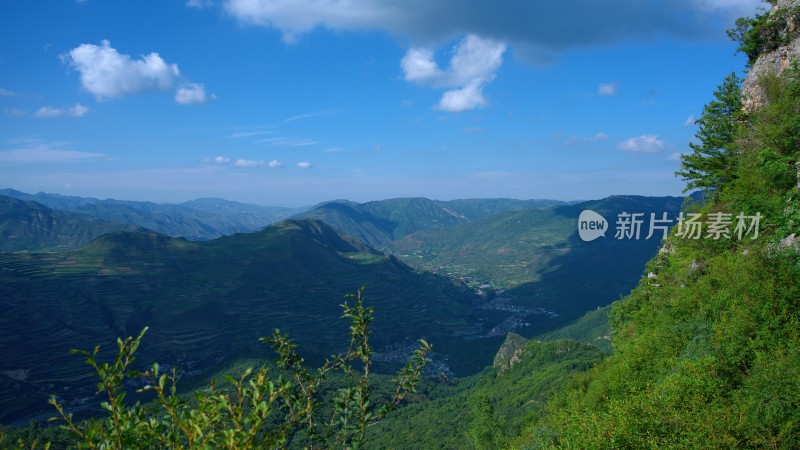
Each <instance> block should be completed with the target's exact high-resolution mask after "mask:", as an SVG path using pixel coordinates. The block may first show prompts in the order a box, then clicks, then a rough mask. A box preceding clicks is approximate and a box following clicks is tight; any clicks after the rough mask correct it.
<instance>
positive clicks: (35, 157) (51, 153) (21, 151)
mask: <svg viewBox="0 0 800 450" xmlns="http://www.w3.org/2000/svg"><path fill="white" fill-rule="evenodd" d="M58 147H59V146H58V145H50V144H46V143H31V144H29V145H26V146H24V147H23V148H17V149H13V150H5V151H0V162H3V163H63V162H71V161H86V160H92V159H104V158H106V155H104V154H103V153H93V152H79V151H75V150H61V149H59V148H58Z"/></svg>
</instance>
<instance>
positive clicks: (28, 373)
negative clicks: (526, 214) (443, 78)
mask: <svg viewBox="0 0 800 450" xmlns="http://www.w3.org/2000/svg"><path fill="white" fill-rule="evenodd" d="M362 285H367V286H368V292H369V296H370V302H371V304H372V305H374V306H375V307H376V309H377V310H378V311H379V313H378V314H376V317H375V330H376V332H375V335H374V336H373V343H374V345H375V346H376V349H378V351H381V349H382V348H383V347H386V346H389V345H394V346H403V345H407V343H409V342H413V341H414V340H415V339H418V338H422V337H424V338H427V339H430V340H431V341H432V342H436V343H437V352H439V353H440V354H441V355H442V357H443V356H444V355H447V354H449V353H452V352H458V351H462V347H463V344H459V342H460V341H462V340H463V339H462V338H460V337H459V336H462V335H476V334H477V331H478V330H477V327H476V322H478V321H479V320H482V319H481V314H480V313H479V312H478V313H476V312H475V311H474V310H473V308H472V301H473V294H472V292H471V291H470V290H469V289H466V288H465V287H463V286H461V285H459V284H457V283H453V282H451V281H450V280H448V279H445V278H442V277H438V276H436V275H431V274H426V273H419V272H417V271H415V270H413V269H411V268H410V267H408V266H406V265H405V264H403V263H401V262H400V261H398V260H397V259H395V258H394V257H391V256H385V255H382V254H380V253H377V252H375V251H374V250H372V249H370V248H368V247H366V246H365V245H364V244H361V243H359V242H356V241H352V240H348V239H346V238H342V237H340V236H339V235H338V234H337V233H335V232H334V231H333V230H332V229H331V228H330V227H328V226H326V225H324V224H322V223H321V222H314V221H286V222H281V223H279V224H276V225H273V226H270V227H268V228H266V229H265V230H263V231H261V232H258V233H252V234H239V235H234V236H229V237H225V238H221V239H217V240H214V241H208V242H190V241H186V240H182V239H174V238H169V237H166V236H163V235H159V234H156V233H113V234H107V235H104V236H101V237H100V238H98V239H96V240H95V241H93V242H92V243H91V244H89V245H88V246H86V247H85V248H84V249H82V250H80V251H76V252H66V253H52V254H10V253H4V254H0V307H2V309H3V311H4V313H3V315H2V316H0V353H2V354H3V360H2V361H1V362H0V373H4V374H5V376H2V377H0V411H1V412H2V418H0V419H1V420H4V421H8V420H10V419H13V418H19V417H23V416H24V415H25V414H29V413H37V412H40V411H42V410H43V409H47V408H49V407H48V405H46V402H45V400H46V398H47V395H48V394H49V393H53V392H56V393H58V394H59V395H61V396H63V397H65V398H69V400H70V401H73V402H79V401H80V399H81V398H91V397H92V392H93V389H92V388H91V379H90V378H88V375H87V372H86V369H85V367H84V366H83V364H82V363H81V361H80V359H79V358H74V357H71V356H69V355H67V352H68V350H70V349H72V348H87V347H92V346H93V345H95V344H103V345H104V348H107V349H110V348H111V347H113V345H110V344H111V343H112V342H113V341H114V340H115V339H116V338H117V337H118V336H128V335H131V334H136V333H138V331H139V330H140V329H141V328H142V327H143V326H145V325H148V326H150V329H151V332H150V333H149V335H148V337H147V339H146V341H145V343H144V346H143V348H142V350H141V355H140V359H141V361H142V363H144V362H147V361H153V360H158V361H159V362H162V363H167V362H169V363H170V364H178V365H180V366H181V368H182V369H183V370H186V371H187V372H191V371H195V370H199V371H204V370H207V369H208V368H210V367H213V366H214V365H215V364H217V363H219V362H220V361H222V360H223V359H224V358H230V357H233V356H235V355H240V356H247V355H256V356H259V357H261V356H263V352H264V350H263V348H261V347H260V346H259V344H258V340H257V339H258V338H259V337H260V336H267V335H269V334H270V333H271V332H272V330H273V329H274V328H280V329H281V330H282V331H283V332H286V333H288V334H289V335H291V336H292V337H293V338H294V339H295V340H296V341H297V342H298V343H299V344H300V345H301V352H302V353H303V355H305V356H306V357H307V358H308V359H309V360H310V361H319V360H320V359H321V358H322V357H324V356H327V355H329V354H331V353H332V352H334V351H336V350H337V349H340V348H341V347H342V346H343V345H344V344H345V341H344V339H345V337H346V324H345V323H344V322H343V321H342V320H340V318H339V316H340V315H341V308H340V306H339V305H340V304H341V303H342V302H343V295H344V294H346V293H351V292H354V291H355V290H357V289H358V288H359V287H360V286H362ZM482 345H483V346H484V347H485V348H483V347H481V348H482V350H481V351H482V352H484V356H482V357H481V358H482V359H481V360H480V361H481V365H482V364H485V361H487V360H490V359H491V354H492V352H493V351H494V348H492V347H491V346H488V347H486V345H488V344H482ZM495 345H496V344H495ZM479 347H480V346H479ZM470 357H472V358H474V357H475V355H470ZM387 361H391V358H389V359H388V360H387ZM459 361H460V359H459V358H453V360H452V361H451V364H452V370H455V371H465V370H476V369H475V368H471V367H465V366H464V365H461V366H459ZM398 362H401V361H400V360H398ZM386 364H389V365H391V364H390V362H387V363H386ZM465 364H467V363H465ZM469 364H475V362H469ZM392 367H394V366H392ZM478 367H480V366H478ZM74 404H75V405H78V404H79V403H74Z"/></svg>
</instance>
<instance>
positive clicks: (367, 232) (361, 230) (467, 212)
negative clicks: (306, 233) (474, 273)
mask: <svg viewBox="0 0 800 450" xmlns="http://www.w3.org/2000/svg"><path fill="white" fill-rule="evenodd" d="M567 204H570V203H569V202H563V201H559V200H516V199H506V198H500V199H462V200H448V201H441V200H431V199H428V198H424V197H416V198H395V199H388V200H378V201H372V202H366V203H355V202H350V201H346V200H336V201H331V202H326V203H322V204H319V205H317V206H314V207H313V208H311V209H310V210H308V211H306V212H304V213H301V214H299V215H297V216H295V217H299V218H312V219H318V220H321V221H323V222H325V223H327V224H328V225H330V226H332V227H333V228H335V229H337V230H338V231H340V232H342V233H344V234H348V235H350V236H353V237H355V238H358V239H360V240H362V241H363V242H365V243H367V244H369V245H371V246H373V247H376V248H381V249H388V248H391V246H392V243H393V241H396V240H398V239H402V238H404V237H405V236H408V235H409V234H412V233H416V232H419V231H430V230H442V229H445V228H448V227H450V226H453V225H457V224H462V223H467V222H472V221H475V220H480V219H484V218H486V217H489V216H492V215H494V214H498V213H502V212H507V211H519V210H524V209H530V208H545V207H550V206H555V205H567Z"/></svg>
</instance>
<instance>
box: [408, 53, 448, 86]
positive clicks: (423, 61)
mask: <svg viewBox="0 0 800 450" xmlns="http://www.w3.org/2000/svg"><path fill="white" fill-rule="evenodd" d="M400 67H402V69H403V78H405V80H406V81H410V82H414V83H420V82H425V81H430V80H435V79H438V78H441V77H442V76H443V75H444V74H443V72H442V71H441V70H439V66H438V65H437V64H436V61H434V60H433V51H432V50H430V49H427V48H411V49H409V50H408V51H407V52H406V55H405V56H403V59H401V60H400Z"/></svg>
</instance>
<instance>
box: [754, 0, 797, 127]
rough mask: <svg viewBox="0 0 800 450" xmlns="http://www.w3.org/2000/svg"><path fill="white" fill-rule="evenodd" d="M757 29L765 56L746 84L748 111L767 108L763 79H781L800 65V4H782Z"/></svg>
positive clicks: (786, 1)
mask: <svg viewBox="0 0 800 450" xmlns="http://www.w3.org/2000/svg"><path fill="white" fill-rule="evenodd" d="M754 28H756V30H754V31H755V35H754V36H755V38H756V39H757V40H758V44H759V45H758V47H759V49H760V50H761V52H760V54H759V55H758V57H757V58H756V60H755V61H753V62H752V65H751V68H750V71H749V72H748V74H747V78H746V79H745V81H744V83H743V84H742V94H743V97H744V107H745V109H746V110H748V111H752V110H753V109H757V108H758V107H759V106H760V105H761V104H763V101H764V100H763V95H764V93H763V89H762V88H761V87H760V86H758V79H759V78H760V77H762V76H764V75H766V74H769V73H775V74H777V75H780V74H781V73H782V72H783V71H784V70H786V68H788V67H789V66H790V65H791V64H792V62H794V61H800V0H778V1H777V2H776V3H775V5H774V6H773V7H772V9H771V10H770V11H769V14H768V15H767V16H765V17H764V18H763V21H762V22H761V23H758V24H757V25H756V26H755V27H754Z"/></svg>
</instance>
